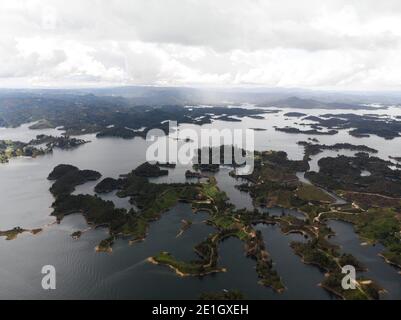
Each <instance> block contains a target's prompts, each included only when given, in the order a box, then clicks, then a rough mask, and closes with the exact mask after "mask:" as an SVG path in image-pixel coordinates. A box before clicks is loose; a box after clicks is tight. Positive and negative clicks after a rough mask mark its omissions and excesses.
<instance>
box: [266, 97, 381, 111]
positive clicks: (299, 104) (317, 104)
mask: <svg viewBox="0 0 401 320" xmlns="http://www.w3.org/2000/svg"><path fill="white" fill-rule="evenodd" d="M271 105H272V106H276V107H279V108H298V109H347V110H350V109H351V110H356V109H365V110H366V109H377V107H370V106H365V105H361V104H356V103H345V102H322V101H318V100H314V99H301V98H298V97H290V98H287V99H283V100H278V101H275V102H273V103H272V104H271Z"/></svg>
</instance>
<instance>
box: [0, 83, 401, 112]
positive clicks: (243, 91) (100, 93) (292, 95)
mask: <svg viewBox="0 0 401 320" xmlns="http://www.w3.org/2000/svg"><path fill="white" fill-rule="evenodd" d="M5 96H7V97H13V98H15V97H19V98H20V97H21V96H25V97H35V98H36V99H41V98H44V97H46V98H49V97H51V98H52V99H60V98H62V100H76V97H79V99H78V100H79V101H80V102H81V101H82V100H85V98H84V97H85V96H87V97H88V98H87V99H90V100H93V98H94V97H98V98H102V99H101V100H102V101H105V99H110V100H111V101H113V102H114V103H115V102H117V104H128V105H131V106H143V105H147V106H161V105H181V106H183V105H199V104H204V105H215V106H217V105H230V104H231V105H234V104H237V105H238V104H244V103H250V104H255V105H257V106H263V107H271V106H277V107H279V108H302V109H316V108H323V109H370V108H369V107H366V106H363V105H368V104H380V105H401V93H400V92H339V91H338V92H337V91H313V90H305V89H284V88H282V89H280V88H259V87H253V88H252V87H246V88H200V87H157V86H125V87H110V88H83V89H31V90H29V89H14V90H11V89H0V98H4V97H5ZM119 97H120V101H118V98H119ZM0 107H1V106H0Z"/></svg>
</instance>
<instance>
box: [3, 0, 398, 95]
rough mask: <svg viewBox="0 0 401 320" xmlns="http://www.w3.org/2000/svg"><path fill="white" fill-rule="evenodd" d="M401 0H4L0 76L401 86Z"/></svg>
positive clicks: (8, 80)
mask: <svg viewBox="0 0 401 320" xmlns="http://www.w3.org/2000/svg"><path fill="white" fill-rule="evenodd" d="M400 39H401V2H400V1H398V0H382V1H380V2H378V1H373V0H364V1H357V0H355V1H350V0H348V1H346V0H326V1H321V0H319V1H318V0H303V1H292V0H280V1H274V0H263V1H262V0H260V1H259V0H219V1H214V0H163V1H156V0H134V1H127V0H86V1H79V0H69V1H62V0H2V1H1V3H0V85H3V86H7V84H13V85H21V86H24V85H107V84H110V85H119V84H158V85H186V84H187V85H194V84H205V85H244V84H255V85H265V86H287V87H320V88H340V89H400V88H401V72H400V71H401V70H400V68H401V67H400V66H401V64H400V62H401V61H400V60H401V58H400V57H401V42H400Z"/></svg>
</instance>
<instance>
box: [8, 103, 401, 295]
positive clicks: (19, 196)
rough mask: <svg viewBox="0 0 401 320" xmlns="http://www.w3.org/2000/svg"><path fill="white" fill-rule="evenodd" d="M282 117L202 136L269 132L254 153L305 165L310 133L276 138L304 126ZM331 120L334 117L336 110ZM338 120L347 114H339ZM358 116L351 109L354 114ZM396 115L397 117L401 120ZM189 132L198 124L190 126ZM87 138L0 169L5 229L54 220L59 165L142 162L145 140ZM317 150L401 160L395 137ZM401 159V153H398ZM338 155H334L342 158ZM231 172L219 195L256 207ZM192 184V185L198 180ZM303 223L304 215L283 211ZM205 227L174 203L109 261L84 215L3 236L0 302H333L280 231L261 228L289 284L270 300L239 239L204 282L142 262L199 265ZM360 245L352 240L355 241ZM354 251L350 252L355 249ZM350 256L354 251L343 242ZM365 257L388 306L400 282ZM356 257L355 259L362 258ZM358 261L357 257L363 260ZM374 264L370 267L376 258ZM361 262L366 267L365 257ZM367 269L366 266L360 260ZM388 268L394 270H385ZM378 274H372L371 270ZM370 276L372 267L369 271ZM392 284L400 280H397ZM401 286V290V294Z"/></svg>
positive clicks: (108, 168) (121, 202) (120, 167)
mask: <svg viewBox="0 0 401 320" xmlns="http://www.w3.org/2000/svg"><path fill="white" fill-rule="evenodd" d="M289 111H300V110H296V109H294V110H288V109H287V110H285V111H282V112H280V113H278V114H267V115H265V118H266V119H265V120H259V119H251V118H245V119H244V120H243V121H242V122H223V121H215V122H214V123H213V124H208V125H204V126H202V127H204V128H229V129H235V128H244V127H246V128H265V129H267V130H266V131H255V148H256V149H257V150H270V149H272V150H284V151H286V152H287V153H288V155H289V158H290V159H302V157H303V148H302V147H301V146H299V145H298V144H297V143H296V142H297V141H300V140H307V138H308V136H305V135H291V134H287V133H283V132H278V131H275V130H274V127H273V126H280V127H282V126H285V125H294V122H300V120H299V119H294V118H292V119H286V118H285V117H283V116H282V114H283V113H285V112H289ZM327 112H328V110H307V111H306V113H308V114H314V115H319V114H323V113H327ZM330 112H333V113H334V112H336V111H331V110H330ZM337 112H344V110H338V111H337ZM352 112H354V111H352ZM390 112H391V113H392V114H401V112H399V110H396V109H394V110H393V109H391V110H390ZM397 112H398V113H397ZM183 128H195V129H196V130H199V129H200V127H199V126H194V125H188V124H185V125H183V126H180V130H181V129H183ZM40 133H45V134H53V135H55V134H57V135H59V134H60V133H61V131H60V130H54V129H50V130H29V129H28V125H24V126H21V127H19V128H14V129H4V128H1V129H0V139H14V140H20V141H29V140H31V139H33V138H34V137H35V136H36V135H37V134H40ZM80 138H82V139H86V140H90V141H91V143H88V144H85V145H83V146H81V147H79V148H77V149H74V150H69V151H62V150H54V152H53V154H49V155H45V156H41V157H38V158H36V159H31V158H17V159H12V160H11V161H10V163H8V164H4V165H0V203H1V210H0V230H8V229H10V228H13V227H16V226H21V227H24V228H37V227H42V226H45V225H48V224H50V223H52V222H54V220H55V219H54V218H53V217H51V216H50V214H51V211H52V209H51V204H52V202H53V197H52V196H51V194H50V192H49V191H48V189H49V188H50V186H51V182H50V181H48V180H47V179H46V178H47V176H48V174H49V172H51V170H52V169H53V168H54V167H55V166H56V165H58V164H60V163H67V164H72V165H75V166H78V167H79V168H80V169H93V170H97V171H99V172H100V173H102V175H103V178H104V177H114V178H117V177H118V176H119V175H120V174H122V173H127V172H130V171H131V170H132V169H134V168H135V167H137V166H138V165H139V164H141V163H142V162H144V161H145V158H146V156H145V151H146V148H147V146H148V145H149V142H146V141H144V140H143V139H141V138H135V139H132V140H123V139H113V138H103V139H97V138H96V137H95V135H85V136H82V137H80ZM318 139H319V141H320V143H325V144H334V143H337V142H350V143H355V144H366V145H368V146H369V147H373V148H376V149H378V150H379V154H378V155H379V156H381V157H384V158H386V157H387V156H388V155H392V156H401V153H400V154H397V150H401V148H399V147H401V140H400V139H399V138H397V139H394V140H391V141H387V140H384V139H382V138H377V137H371V138H369V139H367V138H355V137H352V136H350V135H348V133H347V132H345V131H341V132H340V133H339V134H338V135H335V136H318ZM330 152H331V151H327V152H326V151H325V152H323V153H321V154H319V155H317V156H316V158H313V159H312V160H311V163H312V164H313V169H316V170H318V167H317V161H318V159H319V158H321V157H323V156H327V155H329V154H331V153H330ZM400 152H401V151H400ZM337 153H338V152H334V154H333V155H337ZM187 169H191V165H177V167H176V168H175V169H168V170H169V175H168V176H165V177H160V178H157V179H152V181H154V182H185V181H188V180H187V179H185V171H186V170H187ZM230 170H231V169H230V168H227V167H223V168H221V170H220V171H219V172H218V173H217V174H216V178H217V180H218V185H219V187H220V188H221V189H222V190H223V191H225V192H226V193H227V196H228V197H229V199H230V202H232V203H233V204H234V205H235V206H236V207H237V208H247V209H253V205H252V199H251V198H250V197H249V195H248V194H246V193H243V192H240V191H239V190H238V189H237V188H235V185H236V184H240V183H241V181H237V180H235V179H233V178H232V177H230V176H229V175H228V173H229V171H230ZM195 181H196V180H195ZM95 185H96V182H90V183H87V184H84V185H82V186H78V187H77V188H76V191H75V193H88V194H93V193H94V191H93V187H94V186H95ZM101 196H102V198H104V199H106V200H113V201H114V202H115V204H116V206H117V207H121V208H127V209H129V208H131V207H133V206H132V205H131V204H130V203H129V201H128V198H125V199H119V198H117V197H116V196H115V192H114V193H110V194H106V195H101ZM269 211H270V212H271V214H272V215H274V214H281V209H280V208H275V209H270V210H269ZM286 213H288V214H293V215H295V216H297V217H298V218H303V216H302V214H300V213H297V212H296V211H295V212H289V211H288V212H286ZM182 219H188V220H191V221H193V222H194V224H193V225H192V226H191V227H190V229H188V230H187V231H185V232H184V234H183V235H182V236H181V237H178V238H176V235H177V233H178V231H179V229H180V226H181V220H182ZM205 219H207V214H206V213H205V212H203V213H198V214H193V213H192V210H191V209H190V207H189V205H185V204H178V205H177V206H176V207H174V208H172V209H171V210H170V211H169V212H168V213H166V214H164V215H163V216H162V218H161V219H160V220H159V221H157V222H154V223H152V224H151V226H150V230H149V235H148V237H147V238H146V240H145V241H144V242H142V243H136V244H134V245H132V246H129V245H128V241H126V240H122V239H121V240H118V241H116V243H115V245H114V247H113V253H111V254H105V253H96V252H95V250H94V248H95V246H96V245H97V244H98V243H99V241H101V240H102V239H104V238H106V237H107V230H105V229H96V230H93V229H91V230H89V231H87V232H85V233H83V235H82V237H81V238H80V239H79V240H74V239H72V238H71V236H70V235H71V233H72V232H74V231H77V230H85V229H86V228H87V225H86V223H85V221H84V219H83V217H82V216H81V215H71V216H68V217H66V218H65V219H64V220H63V221H62V222H61V224H59V225H57V224H56V225H51V226H48V227H46V228H45V229H44V231H43V232H42V233H40V234H38V235H36V236H32V235H31V234H22V235H20V236H19V237H18V238H17V239H16V240H13V241H6V240H5V239H4V238H0V256H1V257H2V259H1V264H0V298H3V299H8V298H18V299H23V298H67V299H72V298H78V299H79V298H102V299H105V298H111V299H117V298H128V299H129V298H133V299H134V298H141V299H148V298H149V299H150V298H161V299H184V298H190V299H196V298H198V297H199V295H200V294H201V293H202V292H208V291H219V290H223V289H239V290H241V291H242V292H243V293H244V294H245V296H246V297H248V298H254V299H295V298H301V299H302V298H305V299H306V298H310V299H330V298H332V297H331V296H330V295H329V294H328V293H327V292H326V291H325V290H323V289H321V288H320V287H318V286H317V285H318V283H319V282H320V281H321V280H322V278H323V274H322V273H321V272H320V271H319V270H318V269H317V268H315V267H313V266H307V265H305V264H303V263H302V262H301V260H300V258H299V257H298V256H296V255H294V253H293V252H292V250H291V248H290V247H289V243H290V242H291V241H294V240H296V241H302V239H303V238H302V237H301V236H298V235H288V236H287V235H283V234H282V233H281V232H280V230H279V229H278V227H274V226H264V225H258V226H257V229H259V230H261V231H262V233H263V236H264V240H265V242H266V247H267V249H268V251H269V253H270V254H271V255H272V258H273V260H274V261H275V266H276V268H277V270H278V272H279V274H280V275H281V276H282V278H283V282H284V284H285V286H286V287H287V290H286V291H285V292H284V293H282V294H277V293H275V292H273V290H271V289H270V288H265V287H262V286H260V285H258V283H257V281H258V279H257V275H256V272H255V262H254V261H253V260H251V259H249V258H246V257H245V255H244V245H243V243H241V242H240V241H239V240H237V239H234V238H230V239H228V240H225V241H224V242H222V243H221V244H220V246H219V263H220V265H221V266H224V267H226V268H227V269H228V271H227V272H226V273H220V274H215V275H209V276H206V277H203V278H197V277H185V278H181V277H178V276H176V275H175V274H174V273H173V272H172V271H171V270H169V269H168V268H166V267H162V266H154V265H151V264H149V263H148V262H146V258H148V257H149V256H152V255H154V254H156V253H158V252H159V251H164V250H165V251H169V252H172V253H173V254H174V255H176V256H177V257H179V258H182V259H185V260H191V259H196V255H195V253H194V252H193V246H194V245H195V244H197V243H199V242H200V241H202V240H203V239H204V238H206V237H207V236H208V235H209V234H210V233H213V232H214V231H215V230H214V229H213V228H212V227H210V226H207V225H206V224H204V223H203V222H202V221H203V220H205ZM344 230H345V231H344V232H345V233H344V234H341V237H339V239H340V240H343V239H347V237H348V236H355V235H354V232H353V230H352V228H351V229H344ZM355 237H356V236H355ZM351 247H352V246H351ZM347 248H348V244H347ZM366 254H367V257H371V258H372V257H373V258H378V259H379V261H380V264H379V263H378V264H377V268H378V269H377V270H379V271H377V273H375V274H373V275H374V276H376V277H377V278H380V279H382V281H381V282H380V284H381V285H383V286H385V287H386V288H388V291H389V295H388V297H391V298H401V293H400V292H399V290H398V291H397V290H394V289H392V288H393V287H396V286H397V285H398V286H399V284H400V282H399V279H398V278H397V277H394V278H387V277H389V276H388V274H389V270H392V272H393V273H394V268H392V267H389V266H388V265H386V264H385V263H383V261H382V260H381V258H380V257H377V255H376V254H377V253H376V252H370V251H369V252H367V253H366ZM356 256H357V255H356ZM357 258H359V257H358V256H357ZM373 258H372V259H373ZM361 260H362V259H361ZM362 262H363V261H362ZM47 264H51V265H54V266H55V267H56V270H57V290H54V291H51V292H49V291H44V290H42V289H41V286H40V282H41V279H42V274H41V272H40V271H41V268H42V266H44V265H47ZM388 268H391V269H388ZM375 270H376V269H375ZM372 272H373V268H372ZM395 275H396V276H399V275H398V274H397V273H396V272H395ZM397 279H398V280H397ZM400 287H401V286H400Z"/></svg>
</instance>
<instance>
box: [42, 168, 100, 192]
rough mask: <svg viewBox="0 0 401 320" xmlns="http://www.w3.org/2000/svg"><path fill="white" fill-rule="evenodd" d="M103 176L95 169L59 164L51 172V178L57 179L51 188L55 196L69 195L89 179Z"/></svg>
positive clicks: (93, 179) (49, 177) (92, 179)
mask: <svg viewBox="0 0 401 320" xmlns="http://www.w3.org/2000/svg"><path fill="white" fill-rule="evenodd" d="M100 177H101V174H100V173H99V172H97V171H93V170H79V169H78V168H77V167H74V166H71V165H64V164H61V165H58V166H57V167H55V168H54V169H53V171H52V172H51V173H50V174H49V176H48V179H49V180H56V181H55V182H54V184H53V185H52V186H51V188H50V192H51V193H52V194H53V196H54V197H59V196H64V195H69V194H70V193H72V192H73V191H74V190H75V187H76V186H77V185H80V184H84V183H85V182H87V181H95V180H98V179H99V178H100Z"/></svg>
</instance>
